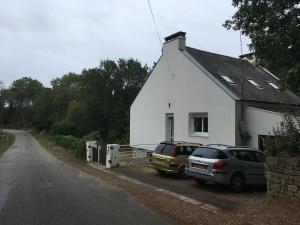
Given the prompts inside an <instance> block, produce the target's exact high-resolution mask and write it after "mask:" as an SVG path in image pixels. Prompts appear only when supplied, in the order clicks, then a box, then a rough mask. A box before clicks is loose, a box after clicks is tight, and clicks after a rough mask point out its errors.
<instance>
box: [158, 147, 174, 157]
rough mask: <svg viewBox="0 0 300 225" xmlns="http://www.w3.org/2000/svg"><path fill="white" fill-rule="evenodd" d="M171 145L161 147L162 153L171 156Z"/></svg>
mask: <svg viewBox="0 0 300 225" xmlns="http://www.w3.org/2000/svg"><path fill="white" fill-rule="evenodd" d="M173 148H174V146H173V145H166V147H165V148H164V149H163V151H162V153H161V154H163V155H168V156H173Z"/></svg>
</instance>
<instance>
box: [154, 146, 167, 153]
mask: <svg viewBox="0 0 300 225" xmlns="http://www.w3.org/2000/svg"><path fill="white" fill-rule="evenodd" d="M164 147H165V145H164V144H159V145H158V146H157V147H156V148H155V153H158V154H160V153H161V151H162V150H163V148H164Z"/></svg>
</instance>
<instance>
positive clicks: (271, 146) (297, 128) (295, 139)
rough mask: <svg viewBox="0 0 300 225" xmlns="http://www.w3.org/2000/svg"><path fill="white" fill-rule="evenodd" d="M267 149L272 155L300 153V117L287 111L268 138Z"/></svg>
mask: <svg viewBox="0 0 300 225" xmlns="http://www.w3.org/2000/svg"><path fill="white" fill-rule="evenodd" d="M266 151H267V154H268V155H272V156H295V155H300V117H299V116H298V115H295V114H290V113H286V114H284V115H283V116H282V121H281V122H280V124H279V126H277V127H275V128H273V135H272V136H269V137H268V138H267V139H266Z"/></svg>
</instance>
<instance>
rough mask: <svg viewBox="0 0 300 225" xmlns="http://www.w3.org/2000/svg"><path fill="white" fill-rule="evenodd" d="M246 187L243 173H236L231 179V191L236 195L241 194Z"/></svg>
mask: <svg viewBox="0 0 300 225" xmlns="http://www.w3.org/2000/svg"><path fill="white" fill-rule="evenodd" d="M245 186H246V182H245V178H244V176H243V175H242V174H241V173H235V174H233V175H232V177H231V179H230V189H231V191H232V192H234V193H240V192H241V191H243V190H244V188H245Z"/></svg>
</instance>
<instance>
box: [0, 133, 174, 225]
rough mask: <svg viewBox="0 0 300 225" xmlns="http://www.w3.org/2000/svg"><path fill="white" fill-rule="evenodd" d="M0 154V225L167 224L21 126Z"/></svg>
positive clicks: (164, 220)
mask: <svg viewBox="0 0 300 225" xmlns="http://www.w3.org/2000/svg"><path fill="white" fill-rule="evenodd" d="M12 133H13V134H14V135H15V137H16V140H15V143H14V144H13V145H12V146H11V147H10V148H9V149H8V151H7V152H6V153H4V155H2V157H1V158H0V224H1V225H21V224H22V225H56V224H57V225H77V224H78V225H90V224H91V225H93V224H95V225H100V224H101V225H102V224H103V225H106V224H107V225H108V224H112V225H114V224H122V225H126V224H128V225H134V224H139V225H140V224H143V225H144V224H153V225H159V224H168V223H170V221H168V220H167V219H166V218H163V217H162V216H160V215H158V214H156V213H155V212H153V211H151V210H150V209H147V208H146V207H145V206H143V205H141V204H139V203H138V202H137V201H135V200H134V198H132V197H130V196H128V195H127V194H126V192H124V191H122V190H120V189H118V188H116V187H112V186H111V185H109V184H108V183H105V182H104V181H101V180H99V179H96V178H95V177H93V176H91V175H88V174H85V173H82V172H80V171H79V170H78V169H76V168H73V167H71V166H69V165H67V164H65V163H64V162H62V161H60V160H58V159H56V158H55V157H53V156H52V155H51V154H50V153H48V152H47V151H46V150H45V149H44V148H43V147H42V146H41V145H40V144H39V143H38V142H37V141H36V140H35V139H34V138H33V137H32V136H31V135H30V134H29V133H27V132H26V131H12Z"/></svg>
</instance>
